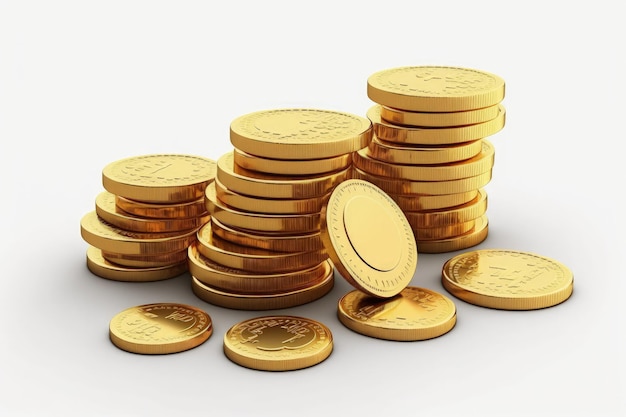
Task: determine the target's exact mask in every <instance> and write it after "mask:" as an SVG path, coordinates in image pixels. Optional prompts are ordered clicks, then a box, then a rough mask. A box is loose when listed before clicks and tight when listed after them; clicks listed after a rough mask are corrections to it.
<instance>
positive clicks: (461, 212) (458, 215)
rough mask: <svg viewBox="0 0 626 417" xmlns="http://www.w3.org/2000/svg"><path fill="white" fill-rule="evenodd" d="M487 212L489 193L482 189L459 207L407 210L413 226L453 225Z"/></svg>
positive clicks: (406, 212) (407, 216)
mask: <svg viewBox="0 0 626 417" xmlns="http://www.w3.org/2000/svg"><path fill="white" fill-rule="evenodd" d="M486 212H487V193H486V192H485V190H483V189H481V190H479V191H478V195H477V196H476V198H475V199H474V200H472V201H470V202H468V203H465V204H463V205H461V206H458V207H453V208H450V209H443V210H428V211H405V212H404V214H405V216H406V218H407V220H408V221H409V223H410V224H411V226H412V227H414V228H415V227H419V228H425V227H442V226H451V225H454V224H457V223H463V222H467V221H470V220H474V219H477V218H479V217H481V216H482V215H484V214H485V213H486Z"/></svg>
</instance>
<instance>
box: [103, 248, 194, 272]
mask: <svg viewBox="0 0 626 417" xmlns="http://www.w3.org/2000/svg"><path fill="white" fill-rule="evenodd" d="M102 257H103V258H104V259H106V260H107V261H109V262H111V263H114V264H117V265H122V266H130V267H139V268H150V267H158V266H167V265H172V264H177V263H179V262H183V261H184V260H186V259H187V250H186V249H185V250H182V251H178V252H172V253H157V254H156V255H126V254H123V253H114V252H106V251H102Z"/></svg>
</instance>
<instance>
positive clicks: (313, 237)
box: [211, 218, 324, 252]
mask: <svg viewBox="0 0 626 417" xmlns="http://www.w3.org/2000/svg"><path fill="white" fill-rule="evenodd" d="M211 230H212V231H213V233H214V234H215V235H216V236H219V237H221V238H222V239H224V240H227V241H229V242H233V243H237V244H239V245H242V246H250V247H253V248H259V249H268V250H272V251H277V252H307V251H314V250H319V249H323V248H324V244H323V243H322V238H321V237H320V232H315V233H307V234H296V235H285V234H283V233H275V234H272V233H263V232H258V231H256V230H243V229H237V228H233V227H230V226H228V225H225V224H223V223H221V222H220V221H219V220H218V219H216V218H213V219H211Z"/></svg>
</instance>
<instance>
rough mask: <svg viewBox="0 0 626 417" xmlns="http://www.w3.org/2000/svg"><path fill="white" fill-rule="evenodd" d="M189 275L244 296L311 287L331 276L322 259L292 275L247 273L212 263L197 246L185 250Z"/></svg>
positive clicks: (284, 273)
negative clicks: (187, 256)
mask: <svg viewBox="0 0 626 417" xmlns="http://www.w3.org/2000/svg"><path fill="white" fill-rule="evenodd" d="M188 252H189V272H190V273H191V275H192V276H194V277H195V278H196V279H197V280H198V281H200V282H201V283H203V284H205V285H207V286H209V287H211V288H216V289H219V290H222V291H228V292H234V293H243V294H269V295H272V294H276V293H281V292H283V293H284V292H287V291H294V290H299V289H303V288H307V287H310V286H312V285H314V284H315V283H316V282H319V281H320V279H321V278H323V277H326V276H327V275H328V274H330V273H332V268H333V266H332V264H331V263H330V262H329V261H328V260H325V261H323V262H321V263H319V264H317V265H315V266H312V267H310V268H306V269H302V270H299V271H294V272H273V271H269V272H267V273H263V272H257V271H255V272H250V271H245V270H242V269H236V268H230V267H227V266H224V265H221V264H218V263H216V262H213V261H212V260H210V259H209V258H207V257H206V256H204V255H202V254H201V253H200V252H199V251H198V249H197V248H196V245H192V246H190V247H189V249H188Z"/></svg>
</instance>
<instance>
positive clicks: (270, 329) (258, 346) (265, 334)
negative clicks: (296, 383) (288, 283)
mask: <svg viewBox="0 0 626 417" xmlns="http://www.w3.org/2000/svg"><path fill="white" fill-rule="evenodd" d="M332 349H333V337H332V333H331V331H330V329H329V328H328V327H326V326H325V325H323V324H322V323H320V322H318V321H315V320H312V319H308V318H304V317H296V316H265V317H257V318H252V319H250V320H246V321H243V322H240V323H238V324H236V325H234V326H232V327H231V328H230V329H229V330H228V331H227V332H226V334H225V335H224V353H225V355H226V357H228V359H230V360H231V361H233V362H234V363H237V364H239V365H241V366H245V367H247V368H251V369H257V370H264V371H289V370H296V369H302V368H307V367H310V366H313V365H316V364H318V363H320V362H322V361H323V360H325V359H326V358H328V356H330V354H331V352H332Z"/></svg>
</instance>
